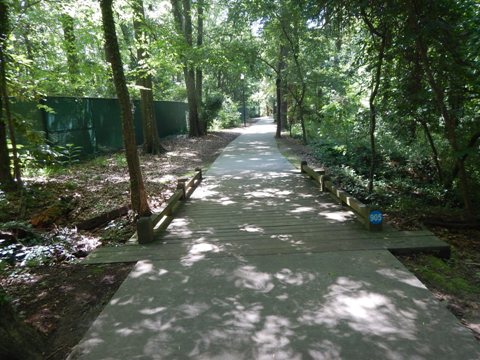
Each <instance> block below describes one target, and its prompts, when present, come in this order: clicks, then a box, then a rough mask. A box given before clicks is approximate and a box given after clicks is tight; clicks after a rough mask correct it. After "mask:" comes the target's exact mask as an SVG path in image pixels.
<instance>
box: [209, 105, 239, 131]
mask: <svg viewBox="0 0 480 360" xmlns="http://www.w3.org/2000/svg"><path fill="white" fill-rule="evenodd" d="M238 109H239V104H238V103H236V102H234V101H233V100H232V99H230V98H226V99H225V100H224V101H223V105H222V108H221V109H220V111H219V112H218V115H217V116H216V117H215V118H214V119H213V122H212V125H211V128H212V129H228V128H232V127H236V126H238V125H240V115H241V114H240V112H239V111H238Z"/></svg>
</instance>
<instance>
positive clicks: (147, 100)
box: [132, 0, 166, 154]
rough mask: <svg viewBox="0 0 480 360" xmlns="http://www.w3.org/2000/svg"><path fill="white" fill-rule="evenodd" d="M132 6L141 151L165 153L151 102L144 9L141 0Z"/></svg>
mask: <svg viewBox="0 0 480 360" xmlns="http://www.w3.org/2000/svg"><path fill="white" fill-rule="evenodd" d="M132 8H133V13H134V20H133V28H134V30H135V39H136V42H137V64H136V66H137V71H138V75H137V76H138V79H137V85H139V86H140V87H141V88H140V108H141V112H142V124H143V151H144V152H145V153H147V154H161V153H165V152H166V150H165V148H163V146H162V145H161V144H160V138H159V136H158V129H157V123H156V118H155V106H154V103H153V82H152V76H151V75H150V74H149V73H148V65H147V62H148V59H149V55H148V52H147V34H146V32H145V31H144V23H145V11H144V9H143V0H135V1H134V2H133V3H132Z"/></svg>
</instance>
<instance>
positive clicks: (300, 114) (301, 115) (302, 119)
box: [298, 77, 308, 145]
mask: <svg viewBox="0 0 480 360" xmlns="http://www.w3.org/2000/svg"><path fill="white" fill-rule="evenodd" d="M302 79H303V77H302ZM306 92H307V84H306V83H305V81H303V80H302V91H301V95H300V99H299V100H298V117H299V119H300V126H301V127H302V140H303V143H304V144H305V145H307V143H308V139H307V130H306V129H305V117H304V114H305V111H304V109H303V103H304V101H305V93H306Z"/></svg>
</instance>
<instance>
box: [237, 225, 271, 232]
mask: <svg viewBox="0 0 480 360" xmlns="http://www.w3.org/2000/svg"><path fill="white" fill-rule="evenodd" d="M239 230H240V231H246V232H249V233H264V232H265V230H264V229H263V228H261V227H259V226H256V225H249V224H243V225H240V227H239Z"/></svg>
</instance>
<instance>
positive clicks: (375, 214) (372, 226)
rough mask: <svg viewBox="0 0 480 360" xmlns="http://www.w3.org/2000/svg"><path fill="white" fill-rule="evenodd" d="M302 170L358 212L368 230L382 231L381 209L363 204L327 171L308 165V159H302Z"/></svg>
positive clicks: (324, 189)
mask: <svg viewBox="0 0 480 360" xmlns="http://www.w3.org/2000/svg"><path fill="white" fill-rule="evenodd" d="M300 170H301V172H302V173H303V174H306V175H308V176H309V177H310V178H312V179H313V180H315V182H317V183H318V184H319V187H320V191H329V192H330V193H332V194H333V195H334V196H335V197H336V198H337V199H338V200H340V201H341V203H342V204H344V205H347V206H348V207H350V208H351V209H352V210H353V212H354V213H355V214H357V216H358V218H359V220H360V221H361V222H362V223H363V224H364V225H365V227H366V228H367V229H368V230H372V231H380V230H382V224H383V221H382V215H381V212H380V210H378V209H376V208H371V207H370V206H368V205H365V204H363V203H362V202H361V201H360V200H358V199H356V198H354V197H353V196H352V195H350V194H349V193H347V192H346V191H344V190H342V189H340V188H338V187H337V186H335V185H334V183H333V182H332V181H331V179H330V177H329V176H328V175H325V171H315V170H313V169H312V168H311V167H309V166H308V164H307V162H306V161H302V163H301V165H300Z"/></svg>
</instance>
